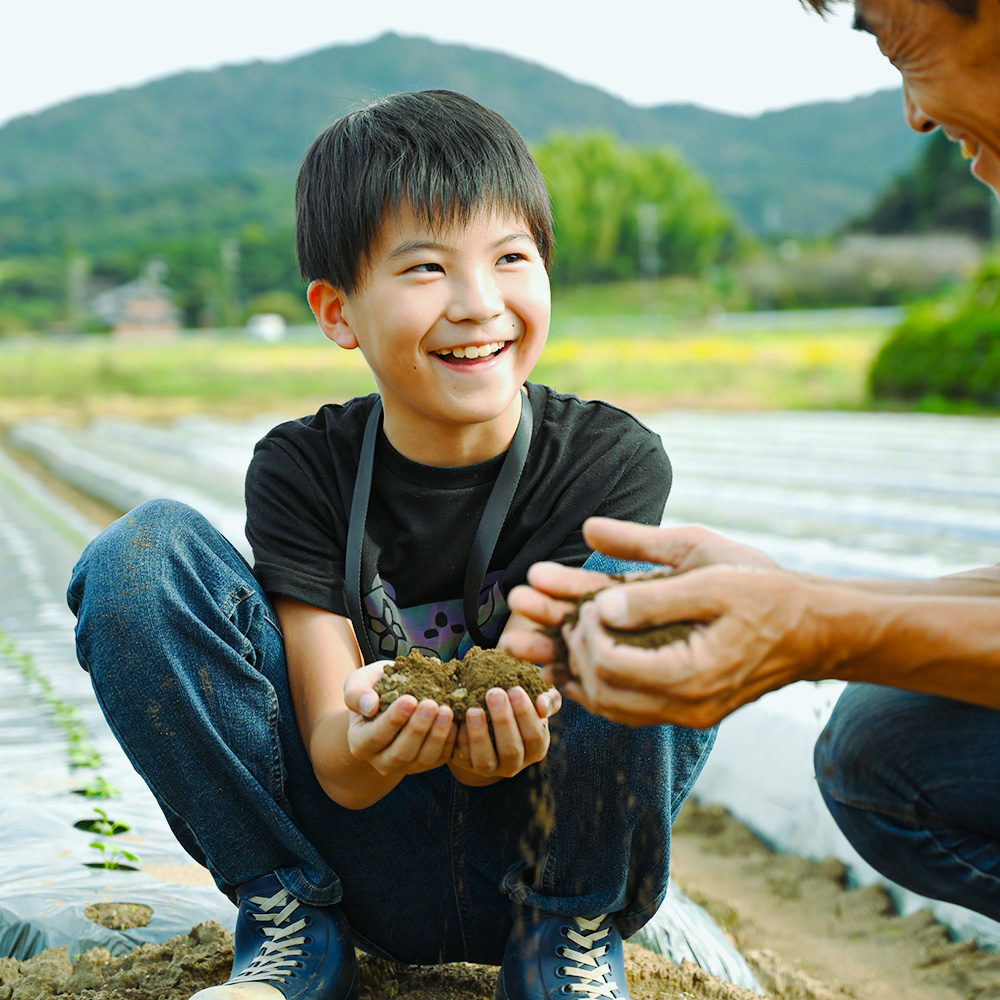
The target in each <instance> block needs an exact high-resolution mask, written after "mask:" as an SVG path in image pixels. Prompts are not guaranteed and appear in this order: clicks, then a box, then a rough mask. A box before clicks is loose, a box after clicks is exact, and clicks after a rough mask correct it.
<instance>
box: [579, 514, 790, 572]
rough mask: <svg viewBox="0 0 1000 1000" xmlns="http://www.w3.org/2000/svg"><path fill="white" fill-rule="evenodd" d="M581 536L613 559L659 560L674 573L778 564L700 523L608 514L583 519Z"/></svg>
mask: <svg viewBox="0 0 1000 1000" xmlns="http://www.w3.org/2000/svg"><path fill="white" fill-rule="evenodd" d="M583 537H584V540H585V541H586V542H587V544H588V545H589V546H590V547H591V548H592V549H596V550H598V551H599V552H604V553H605V554H606V555H609V556H614V557H615V558H616V559H638V560H642V561H644V562H654V563H660V564H661V565H662V566H664V567H665V568H666V569H668V570H672V571H673V572H674V573H686V572H688V571H689V570H692V569H698V568H699V567H701V566H713V565H716V564H718V563H726V564H728V565H731V566H758V567H760V568H764V569H777V568H778V564H777V563H776V562H775V561H774V560H773V559H772V558H771V557H770V556H768V555H766V554H765V553H763V552H761V551H760V549H755V548H753V547H751V546H749V545H743V544H742V543H740V542H734V541H733V540H732V539H731V538H727V537H726V536H725V535H720V534H719V533H718V532H715V531H710V530H709V529H708V528H703V527H702V526H701V525H699V524H686V525H683V526H682V527H679V528H654V527H650V526H649V525H648V524H636V523H634V522H632V521H615V520H613V519H612V518H610V517H591V518H589V519H588V520H587V521H585V522H584V525H583Z"/></svg>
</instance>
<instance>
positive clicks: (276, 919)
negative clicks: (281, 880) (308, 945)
mask: <svg viewBox="0 0 1000 1000" xmlns="http://www.w3.org/2000/svg"><path fill="white" fill-rule="evenodd" d="M250 902H251V903H255V904H256V905H257V906H259V907H260V908H261V909H262V910H263V911H264V912H263V913H254V914H252V916H253V918H254V919H255V920H259V921H260V922H261V923H265V922H267V923H270V924H271V925H272V926H270V927H262V928H261V930H262V931H263V932H264V933H265V934H266V935H267V936H268V938H270V940H268V941H265V942H264V943H263V944H262V945H261V947H260V950H259V951H258V952H257V954H256V955H255V956H254V959H253V961H252V962H251V963H250V964H249V965H248V966H247V967H246V968H245V969H244V970H243V971H242V972H241V973H239V974H238V975H236V976H233V978H232V979H230V980H229V982H231V983H249V982H258V981H267V980H271V979H277V980H278V982H281V983H283V982H284V981H285V976H288V975H291V973H292V972H293V970H294V969H295V968H296V966H298V964H299V963H298V962H296V961H295V959H296V957H297V956H299V955H302V954H304V952H303V951H302V945H303V944H305V941H306V939H305V936H302V935H299V931H301V930H302V928H303V927H305V925H306V920H305V918H304V917H303V918H302V919H301V920H296V921H295V922H294V923H290V924H288V925H287V926H283V925H284V924H285V921H287V920H288V918H289V917H290V916H291V915H292V914H293V913H294V912H295V911H296V910H297V909H298V907H299V901H298V900H297V899H296V898H295V897H294V896H290V895H289V894H288V890H287V889H279V890H278V892H276V893H275V894H274V895H273V896H251V897H250ZM275 910H276V911H277V912H273V911H275ZM296 935H299V936H296Z"/></svg>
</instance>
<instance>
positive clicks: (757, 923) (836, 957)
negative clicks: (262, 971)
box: [0, 803, 1000, 1000]
mask: <svg viewBox="0 0 1000 1000" xmlns="http://www.w3.org/2000/svg"><path fill="white" fill-rule="evenodd" d="M673 867H674V873H675V875H676V877H677V880H678V882H679V883H680V884H681V885H682V886H683V887H684V889H685V891H686V892H687V893H688V894H689V895H690V896H691V897H692V898H693V899H695V900H696V901H698V902H699V903H701V904H702V905H703V906H704V907H706V909H708V911H709V912H710V913H711V914H712V915H713V916H714V917H715V919H716V920H717V921H718V923H719V924H720V926H721V927H722V928H723V929H724V930H725V931H726V932H727V934H729V935H730V937H731V938H732V940H733V941H734V943H735V944H736V945H737V947H739V949H740V951H741V952H742V953H743V954H744V955H745V956H746V958H747V960H748V961H749V962H750V965H751V967H752V968H753V969H754V972H755V973H756V974H757V977H758V979H759V980H760V982H761V984H762V985H763V987H764V988H765V990H766V991H767V994H766V995H767V996H770V997H775V998H779V1000H900V998H905V1000H960V998H961V1000H1000V955H996V954H992V953H989V952H985V951H982V950H978V949H976V948H974V947H972V946H970V945H967V944H958V943H953V942H951V941H949V939H948V935H947V933H946V931H945V929H944V928H943V927H942V926H941V925H939V924H937V923H935V922H934V920H933V919H932V918H931V917H930V915H929V914H927V913H926V912H925V911H922V912H920V913H917V914H914V915H913V916H910V917H905V918H901V917H898V916H895V915H894V914H893V912H892V905H891V902H890V900H889V897H888V896H887V895H886V893H885V892H884V891H883V890H881V889H879V888H865V889H855V890H849V891H848V890H845V889H844V884H843V883H844V870H843V866H842V865H841V864H840V863H839V862H837V861H824V862H819V863H814V862H809V861H805V860H803V859H802V858H796V857H792V856H788V855H775V854H773V853H772V852H771V851H769V850H768V849H767V848H766V847H765V846H764V845H763V844H761V843H760V841H758V840H757V839H756V838H755V837H754V836H753V835H752V834H750V832H749V831H748V830H747V829H746V828H745V827H744V826H742V825H741V824H739V823H737V822H735V821H734V820H733V819H732V818H731V817H729V816H728V815H727V814H726V813H725V812H724V811H723V810H722V809H719V808H716V807H707V808H702V807H699V806H697V805H695V804H693V803H689V804H688V806H686V807H685V810H684V812H683V814H682V816H681V818H680V820H679V821H678V824H677V826H676V827H675V829H674V846H673ZM231 962H232V937H231V935H230V934H229V932H228V931H226V930H224V929H223V928H222V927H220V926H218V925H217V924H211V923H209V924H201V925H199V926H198V927H196V928H194V929H193V930H192V931H191V932H190V934H188V935H186V936H182V937H177V938H174V939H173V940H171V941H169V942H167V943H166V944H163V945H143V946H142V947H141V948H137V949H136V950H135V951H133V952H132V953H131V954H129V955H126V956H122V957H120V958H111V957H110V956H109V955H108V953H107V952H106V951H103V950H100V949H95V950H94V951H91V952H88V953H87V954H86V955H84V956H83V957H82V958H81V959H80V960H79V961H78V962H77V963H76V965H75V966H74V965H72V964H71V963H70V960H69V958H68V957H67V955H66V952H65V949H52V950H50V951H47V952H43V953H42V954H41V955H38V956H36V957H35V958H33V959H31V960H29V961H27V962H19V961H16V960H14V959H4V958H0V1000H55V998H60V1000H62V998H66V1000H69V998H79V1000H187V998H188V997H190V996H191V994H192V993H194V992H196V991H197V990H199V989H202V988H204V987H206V986H211V985H214V984H217V983H221V982H223V981H224V980H225V979H226V977H227V976H228V974H229V969H230V963H231ZM626 965H627V975H628V980H629V987H630V989H631V993H632V997H633V998H634V1000H674V998H677V1000H680V998H686V1000H748V998H750V997H753V996H754V995H755V994H753V993H750V992H748V991H746V990H743V989H739V988H738V987H735V986H732V985H730V984H728V983H723V982H720V981H719V980H718V979H715V978H714V977H712V976H709V975H707V974H706V973H704V972H702V971H701V970H700V969H698V968H696V967H695V966H693V965H690V964H685V965H684V966H681V967H677V966H676V965H674V964H673V963H671V962H670V961H668V960H667V959H665V958H664V957H662V956H660V955H654V954H652V953H651V952H648V951H646V950H645V949H643V948H640V947H637V946H632V945H626ZM495 982H496V969H494V968H491V967H486V966H476V965H467V964H461V963H459V964H455V965H447V966H435V967H427V968H417V967H411V966H399V965H393V964H391V963H388V962H382V961H378V960H374V959H369V958H367V957H364V956H363V957H362V998H363V1000H389V998H392V1000H417V998H420V1000H492V997H493V988H494V985H495Z"/></svg>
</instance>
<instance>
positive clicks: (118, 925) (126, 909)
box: [83, 903, 153, 931]
mask: <svg viewBox="0 0 1000 1000" xmlns="http://www.w3.org/2000/svg"><path fill="white" fill-rule="evenodd" d="M83 915H84V916H85V917H86V918H87V919H88V920H93V921H94V923H95V924H100V925H101V926H102V927H109V928H110V929H111V930H114V931H127V930H131V929H132V928H133V927H145V926H146V924H148V923H149V921H150V920H151V919H152V918H153V909H152V907H150V906H147V905H146V904H145V903H94V904H93V905H92V906H88V907H87V908H86V909H85V910H84V911H83Z"/></svg>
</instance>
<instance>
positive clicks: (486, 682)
mask: <svg viewBox="0 0 1000 1000" xmlns="http://www.w3.org/2000/svg"><path fill="white" fill-rule="evenodd" d="M514 687H522V688H524V690H525V691H526V692H527V693H528V697H530V698H531V700H532V701H535V699H536V698H537V697H538V696H539V695H540V694H542V693H543V692H545V691H547V690H548V687H549V686H548V684H546V683H545V682H544V681H543V680H542V675H541V672H540V671H539V669H538V667H536V666H535V664H533V663H529V662H528V661H527V660H518V659H516V658H515V657H513V656H510V655H508V654H507V653H503V652H501V651H500V650H499V649H481V648H480V647H479V646H473V647H472V649H470V650H469V651H468V653H466V654H465V656H464V658H463V659H461V660H448V661H447V662H444V661H442V660H439V659H437V658H436V657H433V656H424V654H423V653H420V652H418V651H417V650H414V651H413V652H411V653H408V654H407V655H406V656H398V657H396V661H395V663H392V664H387V665H386V668H385V674H384V675H383V676H382V679H381V680H380V681H379V682H378V683H377V684H376V685H375V690H376V691H377V692H378V694H379V711H380V712H383V711H385V709H386V708H388V707H389V705H391V704H392V703H393V702H394V701H395V700H396V699H397V698H398V697H399V696H400V695H403V694H412V695H413V697H414V698H416V699H417V701H421V700H423V699H425V698H430V699H431V700H433V701H436V702H437V703H438V704H439V705H448V706H450V707H451V710H452V711H453V712H454V713H455V721H456V722H462V721H464V719H465V713H466V712H467V711H468V710H469V709H470V708H475V707H479V708H486V692H487V691H489V690H490V689H491V688H503V690H504V691H509V690H510V689H511V688H514Z"/></svg>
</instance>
